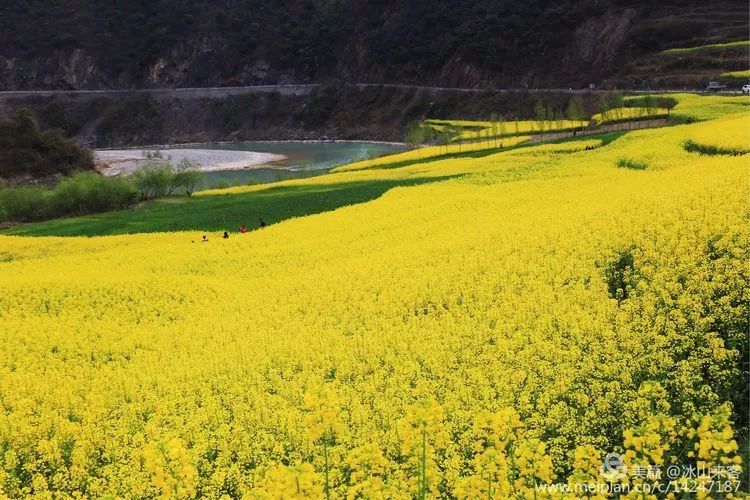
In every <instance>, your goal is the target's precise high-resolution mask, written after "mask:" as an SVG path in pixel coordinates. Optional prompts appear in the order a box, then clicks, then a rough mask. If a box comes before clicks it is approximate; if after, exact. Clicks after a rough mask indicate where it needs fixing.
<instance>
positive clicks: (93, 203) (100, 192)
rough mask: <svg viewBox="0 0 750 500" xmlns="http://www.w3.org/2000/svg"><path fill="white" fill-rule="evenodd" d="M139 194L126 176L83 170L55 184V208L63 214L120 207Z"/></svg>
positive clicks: (117, 208)
mask: <svg viewBox="0 0 750 500" xmlns="http://www.w3.org/2000/svg"><path fill="white" fill-rule="evenodd" d="M137 195H138V193H137V190H136V189H135V187H134V186H133V184H132V183H131V182H129V181H128V180H127V179H124V178H120V177H104V176H101V175H98V174H94V173H83V172H81V173H77V174H75V175H73V176H72V177H69V178H67V179H64V180H63V181H61V182H60V184H58V185H57V187H55V189H54V190H53V192H52V211H53V212H54V215H57V216H61V215H71V214H87V213H96V212H105V211H107V210H119V209H123V208H125V207H127V206H128V205H130V204H131V203H133V202H134V201H135V200H136V198H137Z"/></svg>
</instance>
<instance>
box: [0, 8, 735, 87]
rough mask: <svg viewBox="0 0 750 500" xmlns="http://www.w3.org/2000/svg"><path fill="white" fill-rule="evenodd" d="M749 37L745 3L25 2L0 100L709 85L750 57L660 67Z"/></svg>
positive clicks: (8, 41)
mask: <svg viewBox="0 0 750 500" xmlns="http://www.w3.org/2000/svg"><path fill="white" fill-rule="evenodd" d="M747 33H748V4H747V2H746V1H744V0H719V1H715V2H710V3H707V2H697V1H690V2H684V1H678V0H665V1H663V2H646V1H643V0H577V1H573V0H565V1H559V2H548V1H546V0H531V1H527V2H496V1H490V0H441V1H439V2H435V1H433V0H410V1H406V0H388V1H381V0H351V1H347V0H331V1H322V0H287V1H285V2H281V3H279V2H267V1H263V0H242V1H237V0H220V1H217V2H201V1H197V0H159V1H153V2H150V1H138V0H125V1H122V2H117V3H116V4H106V3H102V2H95V1H93V0H78V1H75V2H62V1H54V0H28V1H26V2H6V3H5V4H4V5H3V6H2V7H0V68H2V70H1V71H0V89H37V88H50V89H86V88H88V89H100V88H101V89H103V88H138V87H173V86H180V87H188V86H228V85H253V84H267V83H270V84H276V83H304V82H319V81H327V80H331V79H338V80H341V81H345V82H354V81H356V82H373V83H382V82H401V83H420V84H430V85H446V86H464V87H490V86H493V87H510V88H525V87H529V88H567V87H576V88H578V87H582V86H587V85H588V84H589V83H590V82H595V83H597V84H599V85H604V86H619V87H621V88H622V87H633V86H639V87H643V86H655V87H659V86H662V87H663V86H674V85H678V86H682V85H688V86H690V85H698V84H700V86H702V85H703V84H704V80H705V78H704V77H706V76H710V75H713V73H716V75H715V76H719V75H720V74H721V73H722V72H729V71H740V70H747V69H748V68H747V67H746V66H747V64H746V63H747V57H746V56H747V49H745V50H744V52H743V51H740V52H739V54H735V55H734V56H733V57H731V58H729V59H726V60H723V62H724V64H723V65H721V64H720V65H719V66H721V67H717V63H716V59H715V58H711V59H710V60H705V58H704V59H703V60H702V59H701V58H693V59H691V60H690V61H688V62H686V61H684V60H682V61H680V60H678V61H677V62H675V60H673V59H671V58H663V57H661V56H659V55H658V54H659V53H660V52H661V51H662V50H665V49H670V48H675V47H692V46H696V45H702V44H706V43H712V42H725V41H735V40H743V39H747ZM743 55H744V58H743ZM696 75H698V77H696Z"/></svg>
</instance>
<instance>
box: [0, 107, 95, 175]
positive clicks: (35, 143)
mask: <svg viewBox="0 0 750 500" xmlns="http://www.w3.org/2000/svg"><path fill="white" fill-rule="evenodd" d="M91 168H93V158H92V155H91V151H90V150H88V149H84V148H81V147H80V146H79V145H78V144H76V143H75V142H74V141H70V140H68V139H66V138H65V137H63V135H62V131H61V130H59V129H50V130H45V131H40V130H39V127H38V126H37V123H36V121H35V120H34V118H33V116H32V115H31V112H30V111H28V110H27V109H21V110H20V111H18V113H17V114H16V115H15V116H14V117H12V118H7V119H0V170H2V171H3V172H5V173H6V174H8V175H11V176H13V175H18V174H32V175H49V174H53V173H69V172H72V171H74V170H89V169H91Z"/></svg>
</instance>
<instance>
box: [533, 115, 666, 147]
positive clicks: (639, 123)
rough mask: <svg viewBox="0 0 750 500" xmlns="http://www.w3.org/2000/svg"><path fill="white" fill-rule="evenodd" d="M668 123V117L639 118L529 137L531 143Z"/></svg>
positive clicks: (653, 126)
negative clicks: (654, 118)
mask: <svg viewBox="0 0 750 500" xmlns="http://www.w3.org/2000/svg"><path fill="white" fill-rule="evenodd" d="M669 124H670V121H669V119H668V118H659V119H656V120H640V121H633V122H622V123H612V124H609V125H601V126H599V127H596V128H590V129H584V130H578V131H576V132H575V133H574V132H573V131H572V130H566V131H564V132H555V133H552V134H536V135H533V136H532V137H531V141H530V142H531V143H543V142H550V141H557V140H560V139H568V138H571V137H585V136H588V135H601V134H608V133H610V132H619V131H623V130H625V131H628V130H641V129H645V128H658V127H666V126H668V125H669Z"/></svg>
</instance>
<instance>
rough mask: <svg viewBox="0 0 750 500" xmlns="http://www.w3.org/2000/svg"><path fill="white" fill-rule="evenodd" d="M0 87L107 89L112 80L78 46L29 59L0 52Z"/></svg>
mask: <svg viewBox="0 0 750 500" xmlns="http://www.w3.org/2000/svg"><path fill="white" fill-rule="evenodd" d="M0 68H2V71H0V86H2V87H3V88H6V89H16V88H55V89H63V90H68V89H70V90H73V89H81V88H108V87H110V86H111V84H112V82H111V81H110V80H109V79H108V78H107V77H106V76H105V75H104V74H103V73H102V71H101V70H100V68H99V66H98V64H97V61H96V60H95V59H94V58H93V57H91V56H89V55H87V54H86V52H85V51H84V50H82V49H72V50H57V51H55V52H53V53H52V54H50V55H49V56H48V57H43V58H35V59H32V60H28V59H24V58H20V57H15V58H6V57H3V56H2V55H0Z"/></svg>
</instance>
